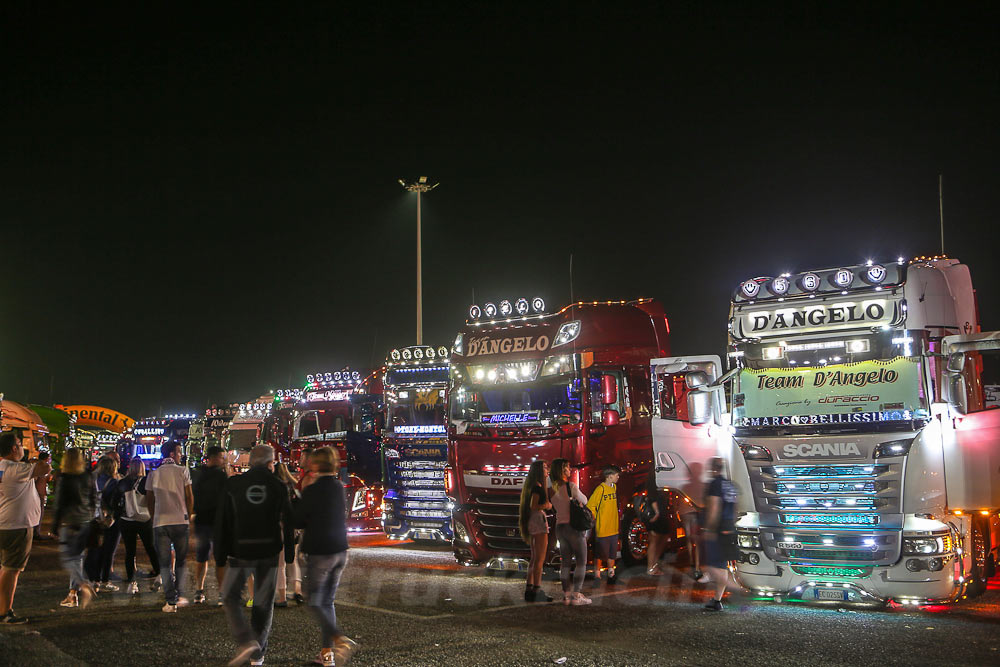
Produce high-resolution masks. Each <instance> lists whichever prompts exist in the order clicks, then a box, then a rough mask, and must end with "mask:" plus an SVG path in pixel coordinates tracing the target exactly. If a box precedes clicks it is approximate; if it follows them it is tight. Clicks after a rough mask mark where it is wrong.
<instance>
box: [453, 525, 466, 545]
mask: <svg viewBox="0 0 1000 667" xmlns="http://www.w3.org/2000/svg"><path fill="white" fill-rule="evenodd" d="M455 539H456V540H458V541H459V542H466V543H468V542H469V531H467V530H466V529H465V526H463V525H462V522H461V521H456V522H455Z"/></svg>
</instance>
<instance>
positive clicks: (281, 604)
mask: <svg viewBox="0 0 1000 667" xmlns="http://www.w3.org/2000/svg"><path fill="white" fill-rule="evenodd" d="M274 606H275V607H279V608H281V609H284V608H285V607H287V606H288V600H281V601H279V602H275V603H274Z"/></svg>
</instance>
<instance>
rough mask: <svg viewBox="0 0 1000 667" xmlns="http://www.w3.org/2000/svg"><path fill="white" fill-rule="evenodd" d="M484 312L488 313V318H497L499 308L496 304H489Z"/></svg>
mask: <svg viewBox="0 0 1000 667" xmlns="http://www.w3.org/2000/svg"><path fill="white" fill-rule="evenodd" d="M483 312H484V313H486V317H496V316H497V306H496V304H495V303H487V304H486V305H485V306H483Z"/></svg>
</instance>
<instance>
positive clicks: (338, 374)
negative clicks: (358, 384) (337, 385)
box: [333, 371, 340, 382]
mask: <svg viewBox="0 0 1000 667" xmlns="http://www.w3.org/2000/svg"><path fill="white" fill-rule="evenodd" d="M333 379H334V380H336V381H337V382H340V371H335V372H334V374H333Z"/></svg>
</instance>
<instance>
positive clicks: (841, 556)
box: [747, 461, 903, 565]
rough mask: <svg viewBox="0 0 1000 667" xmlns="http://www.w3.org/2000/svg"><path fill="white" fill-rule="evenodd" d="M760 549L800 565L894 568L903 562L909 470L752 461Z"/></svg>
mask: <svg viewBox="0 0 1000 667" xmlns="http://www.w3.org/2000/svg"><path fill="white" fill-rule="evenodd" d="M747 463H748V464H749V467H750V482H751V486H752V488H753V494H754V504H755V506H756V508H757V512H758V513H759V516H760V541H761V547H762V548H763V549H764V552H765V553H766V554H767V556H768V557H770V558H771V559H773V560H775V561H778V562H786V563H790V564H793V565H804V564H836V563H844V562H851V563H858V564H859V565H862V564H863V565H889V564H892V563H895V562H896V561H897V560H898V559H899V552H900V542H901V532H902V519H903V517H902V514H901V507H900V504H901V497H902V478H903V464H902V463H872V464H866V463H864V464H855V463H824V464H784V465H782V464H775V463H771V462H766V463H765V462H756V461H748V462H747Z"/></svg>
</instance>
